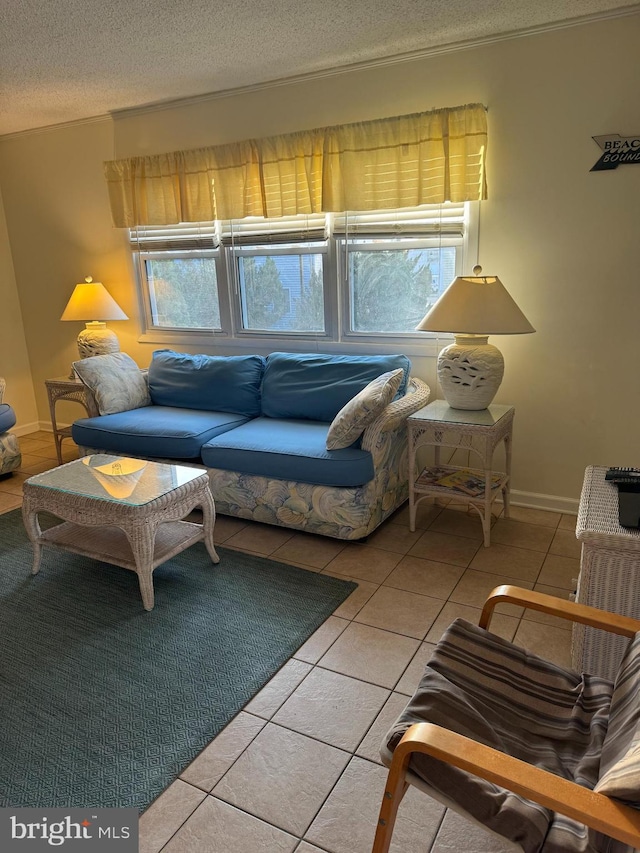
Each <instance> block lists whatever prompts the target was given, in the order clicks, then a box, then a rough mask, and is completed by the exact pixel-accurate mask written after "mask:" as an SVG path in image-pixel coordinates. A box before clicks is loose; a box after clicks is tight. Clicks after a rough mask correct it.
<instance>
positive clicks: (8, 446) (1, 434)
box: [0, 376, 22, 478]
mask: <svg viewBox="0 0 640 853" xmlns="http://www.w3.org/2000/svg"><path fill="white" fill-rule="evenodd" d="M5 388H6V382H5V380H4V379H3V377H2V376H0V477H2V478H4V477H8V476H9V474H10V473H11V472H12V471H15V470H16V468H19V467H20V465H21V464H22V455H21V453H20V446H19V444H18V439H17V436H16V435H15V433H13V432H10V430H11V428H12V427H13V426H14V425H15V422H16V415H15V412H14V411H13V409H12V408H11V406H9V405H8V404H7V403H4V402H3V398H4V389H5Z"/></svg>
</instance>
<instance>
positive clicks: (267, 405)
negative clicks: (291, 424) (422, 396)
mask: <svg viewBox="0 0 640 853" xmlns="http://www.w3.org/2000/svg"><path fill="white" fill-rule="evenodd" d="M398 368H402V370H403V371H404V375H403V381H402V384H401V385H400V388H399V389H398V394H399V395H400V396H402V395H404V393H405V391H406V387H407V381H408V378H409V370H410V368H411V362H410V361H409V359H408V358H407V357H406V355H325V354H322V353H290V352H274V353H271V355H269V356H268V357H267V364H266V368H265V372H264V379H263V380H262V414H263V415H265V416H266V417H269V418H300V419H308V420H312V421H324V422H325V423H328V424H329V423H331V421H332V420H333V419H334V418H335V416H336V415H337V414H338V412H339V411H340V409H342V408H343V406H345V405H346V404H347V403H348V402H349V400H351V399H352V397H355V395H356V394H358V393H359V392H360V391H362V389H363V388H364V387H365V385H368V383H369V382H371V381H372V380H373V379H375V378H376V377H377V376H380V374H381V373H386V372H387V371H389V370H397V369H398Z"/></svg>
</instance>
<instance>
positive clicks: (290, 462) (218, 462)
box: [202, 418, 374, 486]
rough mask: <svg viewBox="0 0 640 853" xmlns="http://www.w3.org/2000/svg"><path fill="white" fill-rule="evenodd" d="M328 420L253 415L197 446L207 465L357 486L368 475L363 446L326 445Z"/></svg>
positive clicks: (370, 468) (370, 473) (370, 462)
mask: <svg viewBox="0 0 640 853" xmlns="http://www.w3.org/2000/svg"><path fill="white" fill-rule="evenodd" d="M328 429H329V424H327V423H317V422H315V421H306V420H277V419H272V418H254V420H251V421H248V422H247V423H245V424H243V425H242V426H239V427H238V428H237V429H234V430H232V431H231V432H227V433H225V434H224V435H218V436H216V437H215V438H212V439H211V440H210V441H207V443H206V444H205V445H204V446H203V448H202V461H203V462H204V464H205V465H206V466H207V467H208V468H222V469H223V470H226V471H239V472H241V473H244V474H254V475H255V476H258V477H269V478H272V479H277V480H295V481H297V482H301V483H315V484H319V485H325V486H361V485H363V484H364V483H368V482H369V481H370V480H372V479H373V476H374V470H373V459H372V457H371V454H370V453H369V452H368V451H366V450H360V449H359V448H357V447H348V448H346V449H345V450H327V447H326V444H327V431H328Z"/></svg>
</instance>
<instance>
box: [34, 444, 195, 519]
mask: <svg viewBox="0 0 640 853" xmlns="http://www.w3.org/2000/svg"><path fill="white" fill-rule="evenodd" d="M204 473H205V469H204V468H189V467H187V466H186V465H169V464H165V463H161V462H146V461H145V460H143V459H130V458H128V457H124V456H111V455H109V454H106V453H96V454H94V455H92V456H84V457H83V458H82V459H74V461H73V462H69V463H68V464H67V465H61V466H60V467H59V468H52V469H51V470H50V471H44V473H42V474H36V475H35V476H33V477H30V478H29V479H28V480H27V482H28V483H29V484H30V485H34V486H39V487H42V488H45V489H55V490H56V491H59V492H66V493H67V494H72V495H81V496H83V497H89V498H97V499H98V500H105V501H113V502H115V503H122V504H129V505H130V506H143V505H144V504H148V503H149V502H150V501H153V500H156V498H159V497H162V495H166V494H167V492H171V491H173V490H174V489H175V488H177V487H178V486H181V485H183V484H184V483H189V482H191V480H195V479H196V478H197V477H201V476H202V475H203V474H204Z"/></svg>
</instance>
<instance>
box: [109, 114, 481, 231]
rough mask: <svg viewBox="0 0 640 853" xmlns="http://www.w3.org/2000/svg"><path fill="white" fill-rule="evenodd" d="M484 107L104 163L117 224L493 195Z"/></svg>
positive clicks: (373, 206) (288, 213)
mask: <svg viewBox="0 0 640 853" xmlns="http://www.w3.org/2000/svg"><path fill="white" fill-rule="evenodd" d="M486 149H487V119H486V110H485V107H484V106H482V104H467V105H466V106H462V107H451V108H447V109H439V110H432V111H431V112H426V113H415V114H413V115H406V116H395V117H393V118H383V119H376V120H374V121H365V122H358V123H356V124H345V125H339V126H336V127H325V128H318V129H316V130H308V131H301V132H299V133H288V134H285V135H283V136H271V137H267V138H264V139H249V140H246V141H244V142H233V143H229V144H227V145H215V146H211V147H209V148H197V149H194V150H191V151H173V152H171V153H169V154H156V155H150V156H146V157H130V158H127V159H124V160H111V161H108V162H106V163H105V174H106V178H107V183H108V186H109V197H110V201H111V212H112V215H113V222H114V224H115V225H116V226H117V227H119V228H125V227H133V226H135V225H170V224H175V223H177V222H203V221H210V220H214V219H243V218H244V217H246V216H265V217H273V216H294V215H296V214H310V213H322V212H330V211H345V210H350V211H358V210H382V209H390V208H402V207H415V206H416V205H419V204H441V203H442V202H444V201H452V202H461V201H477V200H479V199H483V198H486V178H485V155H486Z"/></svg>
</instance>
